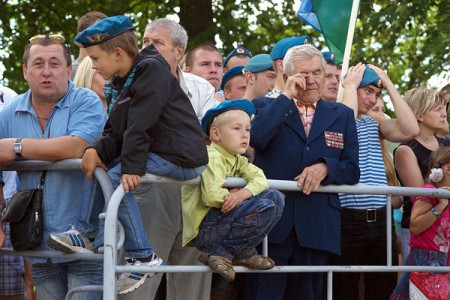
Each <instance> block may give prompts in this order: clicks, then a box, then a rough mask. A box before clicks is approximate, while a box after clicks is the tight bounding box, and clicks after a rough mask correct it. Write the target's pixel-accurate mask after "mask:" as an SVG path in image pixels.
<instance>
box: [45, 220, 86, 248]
mask: <svg viewBox="0 0 450 300" xmlns="http://www.w3.org/2000/svg"><path fill="white" fill-rule="evenodd" d="M47 244H48V246H49V247H50V248H53V249H55V250H59V251H62V252H65V253H74V252H75V253H94V251H93V249H94V246H93V244H92V243H91V242H90V241H89V240H88V239H87V238H86V237H84V236H83V235H82V234H81V233H80V232H79V231H78V230H76V229H75V227H74V226H72V227H71V229H69V230H68V231H66V232H61V233H51V234H50V236H49V238H48V239H47Z"/></svg>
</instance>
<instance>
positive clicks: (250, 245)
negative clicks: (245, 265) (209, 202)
mask: <svg viewBox="0 0 450 300" xmlns="http://www.w3.org/2000/svg"><path fill="white" fill-rule="evenodd" d="M283 208H284V195H283V194H282V193H280V192H279V191H277V190H275V189H268V190H266V191H264V192H262V193H261V194H259V195H257V196H254V197H252V198H250V199H248V200H245V201H243V202H242V203H241V204H240V205H239V206H237V207H236V208H235V209H233V210H232V211H230V212H228V213H223V212H221V211H220V210H219V209H211V210H210V211H209V213H208V214H207V215H206V217H205V218H204V219H203V221H202V223H201V225H200V229H199V233H198V236H197V238H196V240H195V244H196V247H197V248H198V249H199V250H200V251H204V252H207V253H209V254H213V255H219V256H224V257H227V258H229V259H234V258H236V259H242V258H245V257H249V256H253V255H256V254H257V252H256V249H255V247H256V245H258V244H260V243H261V242H262V241H263V239H264V237H265V236H266V235H267V234H268V233H269V232H270V230H272V228H273V227H274V226H275V224H276V223H277V222H278V221H279V220H280V217H281V215H282V213H283Z"/></svg>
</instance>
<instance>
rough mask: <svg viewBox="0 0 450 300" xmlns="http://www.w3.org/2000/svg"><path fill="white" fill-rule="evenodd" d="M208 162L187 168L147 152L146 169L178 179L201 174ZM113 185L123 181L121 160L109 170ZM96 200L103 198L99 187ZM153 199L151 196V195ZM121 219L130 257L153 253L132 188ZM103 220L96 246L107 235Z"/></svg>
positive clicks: (121, 212)
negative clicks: (121, 179)
mask: <svg viewBox="0 0 450 300" xmlns="http://www.w3.org/2000/svg"><path fill="white" fill-rule="evenodd" d="M204 169H205V166H201V167H197V168H193V169H186V168H182V167H180V166H177V165H175V164H173V163H171V162H169V161H167V160H165V159H163V158H162V157H160V156H158V155H156V154H154V153H148V156H147V166H146V172H147V173H150V174H154V175H158V176H164V177H170V178H172V179H175V180H181V181H184V180H189V179H193V178H196V177H197V176H199V175H200V174H201V173H202V172H203V170H204ZM108 175H109V177H110V178H111V181H112V184H113V186H114V188H117V187H118V186H119V185H120V178H121V177H122V171H121V164H120V163H118V164H116V165H115V166H114V167H112V168H111V169H109V171H108ZM93 198H94V200H93V201H104V200H102V199H103V194H102V193H101V192H100V193H99V189H96V190H95V196H94V197H93ZM149 201H151V199H149ZM118 218H119V221H120V222H121V223H122V225H123V228H124V230H125V242H124V245H123V246H124V248H125V250H126V251H127V253H128V256H129V257H130V258H137V259H140V258H147V257H149V256H150V255H152V253H153V249H152V246H151V245H150V244H149V243H148V238H147V234H146V233H145V230H144V228H143V225H142V219H141V215H140V214H139V207H138V205H137V202H136V198H135V196H134V194H133V192H129V193H127V194H125V197H124V198H123V200H122V202H121V203H120V206H119V211H118ZM104 224H105V222H104V220H101V221H100V222H99V232H98V235H97V237H96V239H95V244H94V248H95V249H98V248H99V247H100V246H102V245H103V239H104V230H105V228H104Z"/></svg>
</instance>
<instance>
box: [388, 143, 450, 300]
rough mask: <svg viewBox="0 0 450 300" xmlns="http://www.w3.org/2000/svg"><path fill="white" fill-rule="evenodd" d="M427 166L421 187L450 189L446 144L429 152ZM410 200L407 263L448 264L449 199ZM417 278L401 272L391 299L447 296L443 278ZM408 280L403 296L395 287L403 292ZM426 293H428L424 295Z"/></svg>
mask: <svg viewBox="0 0 450 300" xmlns="http://www.w3.org/2000/svg"><path fill="white" fill-rule="evenodd" d="M430 167H431V172H430V175H429V183H428V184H425V185H424V186H423V187H424V188H432V189H436V188H442V189H446V190H450V147H442V148H440V149H438V150H436V151H435V152H433V154H432V155H431V158H430ZM412 202H413V208H412V212H411V221H410V230H411V240H410V246H411V252H410V263H411V265H412V266H446V265H448V262H447V252H448V246H449V238H450V214H449V210H448V202H449V199H448V198H435V197H424V196H415V197H412ZM416 275H418V276H416ZM418 277H420V274H418V273H417V272H413V273H411V275H410V273H404V274H403V275H402V277H401V279H400V282H399V285H398V286H397V288H396V290H395V291H394V293H393V294H392V296H391V299H410V298H411V299H430V298H429V297H430V296H432V295H434V296H433V297H432V299H447V298H448V280H447V279H446V277H443V276H442V275H440V274H436V276H435V278H434V281H433V282H431V281H430V279H426V280H416V278H418ZM440 277H442V278H440ZM410 280H411V283H410V286H409V293H410V295H409V297H407V296H406V294H404V293H402V291H400V290H399V288H400V286H402V287H403V292H404V291H406V288H407V287H408V282H409V281H410ZM436 280H437V281H436ZM426 294H430V295H428V296H427V295H426ZM417 297H419V298H417ZM420 297H422V298H420Z"/></svg>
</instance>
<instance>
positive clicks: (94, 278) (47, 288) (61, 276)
mask: <svg viewBox="0 0 450 300" xmlns="http://www.w3.org/2000/svg"><path fill="white" fill-rule="evenodd" d="M32 275H33V281H34V283H35V285H36V292H37V295H38V298H39V299H45V300H61V299H64V298H65V297H66V294H67V292H68V291H69V290H71V289H72V288H75V287H80V286H84V285H102V284H103V263H102V262H100V261H80V260H76V261H71V262H68V263H44V264H33V265H32ZM72 299H76V300H97V299H103V293H102V292H83V293H75V294H74V296H73V297H72Z"/></svg>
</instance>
